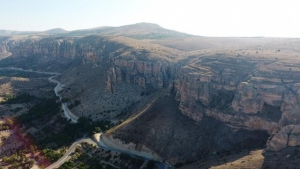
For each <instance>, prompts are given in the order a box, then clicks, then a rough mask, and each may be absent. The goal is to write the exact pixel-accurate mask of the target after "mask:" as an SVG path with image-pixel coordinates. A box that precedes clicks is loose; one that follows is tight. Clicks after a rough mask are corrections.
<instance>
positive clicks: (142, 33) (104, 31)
mask: <svg viewBox="0 0 300 169" xmlns="http://www.w3.org/2000/svg"><path fill="white" fill-rule="evenodd" d="M32 34H37V35H39V34H43V35H45V34H46V35H47V34H49V35H56V34H59V35H61V34H64V35H66V36H88V35H112V36H126V37H130V38H134V39H162V38H170V37H172V38H174V37H190V36H193V35H189V34H186V33H181V32H177V31H174V30H168V29H165V28H163V27H161V26H159V25H157V24H153V23H145V22H143V23H136V24H131V25H125V26H120V27H110V26H102V27H97V28H91V29H81V30H74V31H67V30H64V29H62V28H55V29H50V30H46V31H11V30H0V36H12V35H32Z"/></svg>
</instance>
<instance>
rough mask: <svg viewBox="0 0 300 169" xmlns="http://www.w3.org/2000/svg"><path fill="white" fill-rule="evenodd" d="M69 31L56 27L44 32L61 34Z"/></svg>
mask: <svg viewBox="0 0 300 169" xmlns="http://www.w3.org/2000/svg"><path fill="white" fill-rule="evenodd" d="M68 32H69V31H67V30H64V29H62V28H54V29H49V30H46V31H44V32H43V33H49V34H61V33H68Z"/></svg>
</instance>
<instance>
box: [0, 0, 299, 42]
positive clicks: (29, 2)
mask: <svg viewBox="0 0 300 169" xmlns="http://www.w3.org/2000/svg"><path fill="white" fill-rule="evenodd" d="M297 1H298V2H297ZM0 16H1V20H0V30H1V29H5V30H22V31H43V30H48V29H52V28H63V29H66V30H69V31H70V30H77V29H87V28H94V27H99V26H122V25H129V24H134V23H140V22H148V23H156V24H158V25H160V26H162V27H164V28H167V29H172V30H177V31H180V32H185V33H189V34H194V35H200V36H213V37H229V36H234V37H257V36H265V37H300V1H299V0H0Z"/></svg>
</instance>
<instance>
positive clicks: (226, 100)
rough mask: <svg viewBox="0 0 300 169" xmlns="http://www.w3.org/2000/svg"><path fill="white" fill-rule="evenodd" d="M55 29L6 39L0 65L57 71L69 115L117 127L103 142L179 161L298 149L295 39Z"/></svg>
mask: <svg viewBox="0 0 300 169" xmlns="http://www.w3.org/2000/svg"><path fill="white" fill-rule="evenodd" d="M50 32H52V31H50ZM55 32H56V31H54V32H53V33H51V34H49V33H43V34H37V35H33V34H31V35H28V33H27V34H23V35H14V36H11V34H5V36H3V37H1V38H0V53H1V54H0V57H1V56H2V58H5V59H2V60H1V61H0V66H1V67H9V66H12V67H20V68H25V69H33V70H44V71H45V70H47V71H56V72H60V73H61V74H62V75H61V76H60V81H62V82H63V83H64V84H65V85H66V87H65V90H64V91H63V93H62V95H63V97H65V98H66V99H67V100H68V103H69V106H70V109H71V110H72V112H73V113H74V114H76V115H78V116H85V117H90V118H92V119H93V120H110V121H112V122H114V123H115V124H117V123H122V122H123V121H125V122H124V124H123V125H121V126H119V127H117V128H115V129H113V130H111V131H110V132H108V133H107V135H108V136H112V137H113V138H118V139H121V140H123V141H124V142H125V143H129V142H132V143H134V144H135V145H136V149H139V147H141V146H146V147H148V148H149V149H151V150H152V151H154V152H155V153H157V154H158V155H160V156H161V157H162V158H163V159H165V160H166V161H168V162H170V163H173V164H176V163H177V164H178V163H190V162H193V161H197V160H199V159H202V158H208V157H210V156H211V155H214V154H218V155H220V154H222V155H229V154H232V153H237V152H240V151H242V150H245V149H247V150H249V149H256V148H264V147H265V146H266V154H268V153H270V152H280V151H282V150H284V149H286V148H287V149H288V148H290V147H295V146H299V144H300V142H299V141H298V140H299V138H298V135H299V132H300V130H299V129H298V128H299V124H300V121H299V120H300V114H299V98H298V97H299V92H300V89H299V87H300V86H299V85H300V83H299V82H300V74H299V72H300V65H299V61H300V55H299V50H300V46H299V44H300V40H299V39H288V38H208V37H198V36H193V35H187V34H183V33H179V32H175V31H169V30H166V29H163V28H161V27H159V26H158V25H152V24H145V23H141V24H136V25H129V26H124V27H118V28H113V27H105V28H99V29H92V30H82V31H77V32H72V33H71V32H69V33H67V32H65V31H58V32H59V33H55ZM7 35H8V36H7ZM75 35H76V36H75ZM153 99H156V100H155V101H154V102H151V101H152V100H153ZM149 102H151V105H150V107H149V108H148V109H147V110H146V111H144V112H143V113H142V114H141V115H139V116H138V118H135V119H133V120H130V121H126V119H127V118H130V117H131V116H132V115H135V114H137V113H139V111H140V110H142V109H143V108H144V107H145V106H147V104H148V103H149ZM78 103H80V104H78ZM266 157H269V156H266ZM278 157H279V156H278ZM287 159H290V158H287ZM265 161H266V162H267V161H268V159H265ZM264 166H266V165H264Z"/></svg>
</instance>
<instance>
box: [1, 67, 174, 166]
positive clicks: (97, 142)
mask: <svg viewBox="0 0 300 169" xmlns="http://www.w3.org/2000/svg"><path fill="white" fill-rule="evenodd" d="M0 70H17V71H25V72H33V73H41V74H47V75H53V76H51V77H49V81H50V82H51V83H56V84H57V85H56V86H55V88H54V92H55V95H56V96H58V97H59V99H60V100H61V99H62V97H61V95H60V94H59V92H61V91H62V90H63V89H64V84H62V83H61V82H59V81H58V80H55V79H54V78H55V77H57V76H59V75H60V73H57V72H43V71H33V70H24V69H21V68H15V67H7V68H0ZM157 97H158V96H157ZM157 97H156V98H154V99H153V100H152V101H151V102H150V103H148V104H147V105H146V106H145V107H144V108H143V109H142V111H141V112H140V113H138V114H136V115H135V116H133V117H132V118H130V119H129V120H128V121H127V122H130V121H132V120H133V119H135V118H137V117H138V116H140V115H141V114H143V113H144V112H145V110H147V109H148V108H149V107H150V105H151V104H152V103H153V102H154V101H155V100H156V99H157ZM61 106H62V109H63V112H64V116H65V117H66V118H68V119H71V122H73V123H77V120H78V117H76V116H75V115H74V114H73V113H72V112H71V111H70V110H69V108H68V106H67V103H61ZM123 125H124V124H123ZM117 128H118V127H117ZM114 129H116V128H114ZM97 137H98V138H99V139H97ZM84 142H86V143H89V144H94V145H97V146H98V147H101V148H103V149H106V150H111V151H115V152H120V153H126V154H129V155H131V156H139V157H141V158H143V159H145V160H153V159H155V157H149V156H145V155H143V154H142V153H141V152H137V151H136V152H134V151H132V150H131V151H129V150H126V148H120V147H117V146H113V144H110V145H107V144H106V143H105V142H104V141H103V139H102V133H98V134H96V135H95V141H94V140H92V139H90V138H82V139H79V140H77V141H75V142H74V143H73V144H72V145H71V146H70V147H69V149H68V150H67V152H66V153H65V154H64V155H63V156H62V157H61V158H60V159H59V160H57V161H56V162H55V163H53V164H51V165H50V166H48V167H46V169H53V168H58V167H59V166H61V165H62V164H63V163H64V162H65V161H67V160H68V159H70V158H71V156H70V154H71V153H72V152H74V151H75V149H76V146H77V145H79V144H81V143H84ZM155 161H156V166H157V167H158V168H159V169H167V168H168V166H169V165H168V164H167V163H163V162H161V161H157V160H155Z"/></svg>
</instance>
